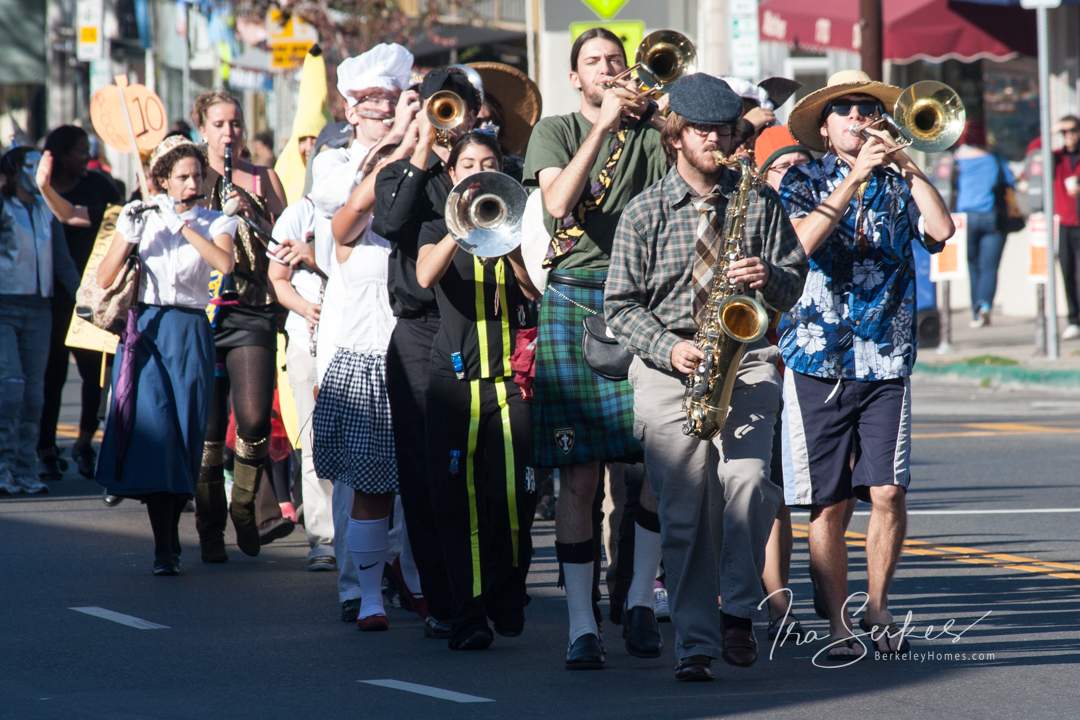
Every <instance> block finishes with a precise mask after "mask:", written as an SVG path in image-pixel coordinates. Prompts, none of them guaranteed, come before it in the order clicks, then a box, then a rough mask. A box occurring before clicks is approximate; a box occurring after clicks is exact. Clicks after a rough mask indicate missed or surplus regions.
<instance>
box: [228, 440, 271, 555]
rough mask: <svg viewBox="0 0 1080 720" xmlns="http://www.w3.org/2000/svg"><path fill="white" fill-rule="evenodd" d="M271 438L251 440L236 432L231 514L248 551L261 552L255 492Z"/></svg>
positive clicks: (239, 544)
mask: <svg viewBox="0 0 1080 720" xmlns="http://www.w3.org/2000/svg"><path fill="white" fill-rule="evenodd" d="M268 445H269V442H268V438H263V439H262V440H257V441H254V442H252V441H249V440H245V439H243V438H242V437H240V436H239V435H237V436H236V462H234V463H233V486H232V499H231V501H230V503H229V515H231V516H232V521H233V527H234V528H236V545H237V547H239V548H240V551H241V552H243V553H244V554H245V555H250V556H252V557H254V556H256V555H258V554H259V547H260V545H261V543H260V541H259V524H258V521H257V520H256V518H255V495H256V493H258V491H259V485H260V483H261V481H262V474H263V467H264V465H265V463H264V460H265V459H266V451H267V447H268Z"/></svg>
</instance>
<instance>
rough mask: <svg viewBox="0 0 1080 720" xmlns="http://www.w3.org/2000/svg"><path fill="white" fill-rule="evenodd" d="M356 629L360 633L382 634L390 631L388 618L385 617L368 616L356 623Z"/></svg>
mask: <svg viewBox="0 0 1080 720" xmlns="http://www.w3.org/2000/svg"><path fill="white" fill-rule="evenodd" d="M356 629H357V630H359V631H360V632H383V631H384V630H389V629H390V618H388V617H386V616H385V615H369V616H368V617H366V618H359V619H357V621H356Z"/></svg>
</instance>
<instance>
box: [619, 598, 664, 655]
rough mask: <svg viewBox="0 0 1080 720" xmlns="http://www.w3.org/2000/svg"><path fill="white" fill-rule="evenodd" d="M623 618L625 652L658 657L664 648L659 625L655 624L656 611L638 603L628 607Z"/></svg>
mask: <svg viewBox="0 0 1080 720" xmlns="http://www.w3.org/2000/svg"><path fill="white" fill-rule="evenodd" d="M623 619H624V620H625V622H624V623H623V638H625V639H626V652H628V653H630V654H631V655H633V656H634V657H639V658H656V657H660V653H661V651H663V649H664V639H663V638H662V637H660V626H659V625H657V624H656V613H654V612H653V609H652V608H649V607H644V606H642V605H638V606H636V607H632V608H630V609H629V610H628V611H627V612H626V614H625V615H624V616H623Z"/></svg>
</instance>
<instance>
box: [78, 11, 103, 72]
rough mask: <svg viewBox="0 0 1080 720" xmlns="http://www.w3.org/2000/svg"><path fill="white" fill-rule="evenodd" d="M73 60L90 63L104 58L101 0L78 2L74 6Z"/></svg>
mask: <svg viewBox="0 0 1080 720" xmlns="http://www.w3.org/2000/svg"><path fill="white" fill-rule="evenodd" d="M75 16H76V20H75V58H76V59H77V60H78V61H79V62H91V61H93V60H101V59H102V58H104V57H105V35H104V32H103V31H104V26H105V25H104V23H105V20H104V17H105V8H104V3H103V0H79V2H78V3H77V4H76V5H75Z"/></svg>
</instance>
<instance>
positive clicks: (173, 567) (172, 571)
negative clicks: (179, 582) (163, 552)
mask: <svg viewBox="0 0 1080 720" xmlns="http://www.w3.org/2000/svg"><path fill="white" fill-rule="evenodd" d="M179 574H180V559H179V558H169V559H168V560H154V575H157V576H159V577H174V576H176V575H179Z"/></svg>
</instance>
